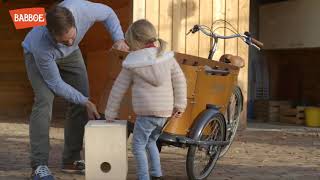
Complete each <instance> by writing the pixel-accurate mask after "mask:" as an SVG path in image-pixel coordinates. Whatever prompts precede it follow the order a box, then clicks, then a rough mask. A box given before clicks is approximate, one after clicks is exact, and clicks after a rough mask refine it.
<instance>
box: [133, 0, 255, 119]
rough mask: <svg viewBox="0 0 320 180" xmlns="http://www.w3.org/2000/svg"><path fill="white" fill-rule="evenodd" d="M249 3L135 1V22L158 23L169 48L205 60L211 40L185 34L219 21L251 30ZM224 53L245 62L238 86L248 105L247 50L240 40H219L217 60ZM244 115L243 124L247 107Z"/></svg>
mask: <svg viewBox="0 0 320 180" xmlns="http://www.w3.org/2000/svg"><path fill="white" fill-rule="evenodd" d="M151 1H152V2H151ZM249 2H250V1H249V0H161V1H160V0H135V1H133V12H134V13H133V14H134V15H133V20H138V19H144V18H146V19H148V20H149V21H151V22H152V23H153V24H155V25H156V27H157V30H158V32H159V37H160V38H162V39H164V40H166V41H167V42H168V44H169V49H171V50H174V51H177V52H180V53H186V54H191V55H195V56H200V57H204V58H206V57H207V56H208V51H209V48H210V39H209V38H208V37H206V36H204V35H202V34H200V33H196V34H190V35H189V36H185V34H186V33H187V32H188V31H189V30H190V29H191V28H192V27H193V25H195V24H202V25H206V26H208V27H211V24H212V23H213V22H215V21H216V20H219V19H222V20H226V21H228V22H229V23H231V25H232V26H233V27H234V28H235V30H236V31H239V32H244V31H249V7H250V4H249ZM158 7H159V8H158ZM225 24H226V23H225V22H217V23H215V25H216V26H215V27H221V26H222V27H223V26H225ZM227 27H230V26H227ZM216 32H218V33H219V34H222V35H224V34H226V35H230V34H231V33H232V32H231V31H230V30H227V29H223V28H222V29H217V31H216ZM224 53H229V54H234V55H239V56H241V57H243V58H244V59H245V61H246V67H245V68H244V69H242V70H241V73H240V75H239V85H240V86H241V88H242V90H243V93H244V96H245V103H246V102H247V88H248V47H247V46H246V44H244V43H243V42H242V41H241V40H236V39H233V40H226V41H223V40H220V41H219V47H218V51H217V52H216V54H215V56H214V59H215V60H217V59H219V57H220V56H221V55H222V54H224ZM245 107H246V106H245ZM243 115H244V116H243V121H242V122H245V119H246V108H245V113H243ZM244 124H245V123H244Z"/></svg>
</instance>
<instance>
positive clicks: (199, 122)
mask: <svg viewBox="0 0 320 180" xmlns="http://www.w3.org/2000/svg"><path fill="white" fill-rule="evenodd" d="M217 113H220V112H219V110H218V108H208V109H206V110H204V111H202V112H201V113H200V114H199V115H198V116H197V117H196V119H195V121H194V124H193V125H192V128H191V131H190V133H189V137H190V138H192V139H198V138H199V137H200V134H201V129H203V128H204V126H205V125H206V123H207V122H208V121H209V120H210V119H211V118H212V116H213V115H215V114H217ZM222 117H223V115H222ZM223 118H224V117H223ZM224 123H226V122H225V120H224ZM225 125H226V124H225Z"/></svg>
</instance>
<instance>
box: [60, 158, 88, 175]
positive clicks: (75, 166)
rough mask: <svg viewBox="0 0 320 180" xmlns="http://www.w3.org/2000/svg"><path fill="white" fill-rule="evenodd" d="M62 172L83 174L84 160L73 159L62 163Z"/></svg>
mask: <svg viewBox="0 0 320 180" xmlns="http://www.w3.org/2000/svg"><path fill="white" fill-rule="evenodd" d="M62 172H65V173H77V174H84V172H85V163H84V160H79V161H74V162H73V163H70V164H63V165H62Z"/></svg>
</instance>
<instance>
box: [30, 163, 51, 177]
mask: <svg viewBox="0 0 320 180" xmlns="http://www.w3.org/2000/svg"><path fill="white" fill-rule="evenodd" d="M31 180H54V177H53V176H52V174H51V172H50V170H49V168H48V166H44V165H40V166H38V167H37V168H36V169H35V170H34V171H33V172H32V174H31Z"/></svg>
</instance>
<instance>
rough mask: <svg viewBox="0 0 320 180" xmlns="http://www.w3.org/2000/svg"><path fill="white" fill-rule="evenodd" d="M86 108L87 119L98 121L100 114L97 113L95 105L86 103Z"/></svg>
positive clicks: (89, 102)
mask: <svg viewBox="0 0 320 180" xmlns="http://www.w3.org/2000/svg"><path fill="white" fill-rule="evenodd" d="M86 108H87V112H88V117H89V119H90V120H92V119H100V114H99V113H98V110H97V108H96V105H95V104H93V103H92V102H91V101H87V103H86Z"/></svg>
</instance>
